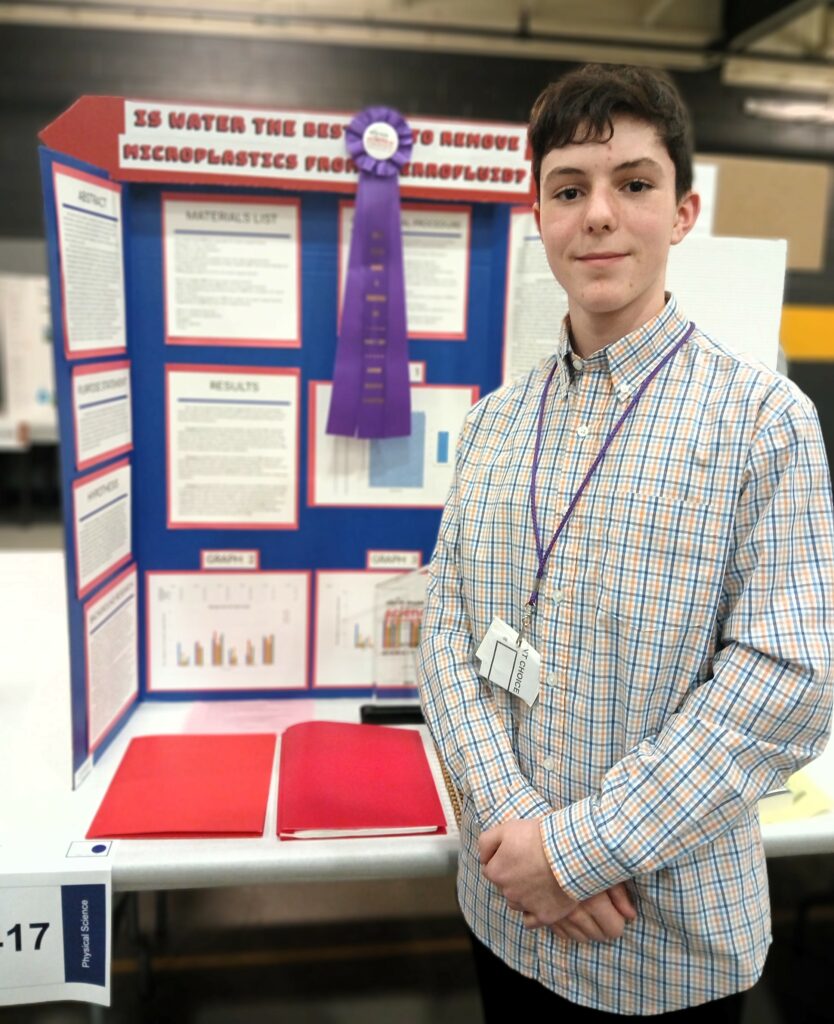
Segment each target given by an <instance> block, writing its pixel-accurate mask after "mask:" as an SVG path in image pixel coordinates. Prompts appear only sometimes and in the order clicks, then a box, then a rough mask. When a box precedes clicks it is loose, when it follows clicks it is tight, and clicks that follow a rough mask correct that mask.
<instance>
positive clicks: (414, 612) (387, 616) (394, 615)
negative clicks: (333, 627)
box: [373, 567, 429, 689]
mask: <svg viewBox="0 0 834 1024" xmlns="http://www.w3.org/2000/svg"><path fill="white" fill-rule="evenodd" d="M428 578H429V576H428V567H423V568H420V569H417V570H415V571H414V572H405V573H401V574H399V575H397V576H395V577H394V578H393V579H390V580H385V581H383V582H382V583H380V584H379V586H378V587H377V588H376V595H375V597H376V604H375V608H374V646H373V657H374V684H375V685H376V686H377V687H378V688H380V689H397V688H400V687H403V688H409V689H411V688H413V687H415V686H417V684H418V679H417V652H418V649H419V647H420V636H421V632H422V625H423V609H424V607H425V604H426V585H427V584H428Z"/></svg>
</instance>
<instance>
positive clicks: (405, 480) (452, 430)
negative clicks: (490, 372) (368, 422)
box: [309, 381, 478, 508]
mask: <svg viewBox="0 0 834 1024" xmlns="http://www.w3.org/2000/svg"><path fill="white" fill-rule="evenodd" d="M331 391H332V385H331V384H330V383H329V382H324V381H314V382H313V383H312V386H311V399H310V405H311V410H312V413H311V425H310V448H311V451H312V453H313V455H312V462H313V467H312V472H311V475H310V485H309V486H310V495H309V498H310V504H311V505H345V506H367V507H375V508H379V507H389V508H397V507H407V508H442V507H443V504H444V502H445V501H446V497H447V495H448V493H449V487H450V486H451V483H452V475H453V472H454V460H455V444H456V442H457V438H458V434H459V433H460V428H461V426H462V425H463V420H464V417H465V416H466V413H467V411H468V410H469V408H470V406H471V405H472V404H473V403H474V402H475V401H477V398H478V389H477V388H475V387H469V386H467V385H430V384H426V385H417V386H413V387H412V388H411V434H410V435H409V436H408V437H384V438H376V439H373V440H366V439H363V438H358V437H334V436H333V435H332V434H327V433H325V426H326V424H327V413H328V410H329V408H330V395H331Z"/></svg>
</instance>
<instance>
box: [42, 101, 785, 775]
mask: <svg viewBox="0 0 834 1024" xmlns="http://www.w3.org/2000/svg"><path fill="white" fill-rule="evenodd" d="M369 110H370V111H371V112H372V113H373V112H375V111H376V112H378V111H380V110H381V111H383V112H384V111H385V108H369ZM389 113H391V114H392V115H396V117H392V118H389V120H390V121H393V122H395V123H397V124H399V126H400V128H399V130H400V136H401V137H402V133H403V131H404V130H405V131H407V132H408V133H409V146H410V148H409V149H408V151H407V152H406V151H405V150H401V151H399V156H400V157H401V159H400V160H399V163H398V165H397V171H398V180H399V199H398V201H399V205H400V210H399V222H398V224H399V227H398V230H399V231H401V238H402V279H403V284H404V297H405V335H406V338H405V341H406V344H407V362H406V363H404V365H403V377H402V381H403V393H404V395H405V396H406V400H408V401H410V411H409V416H410V424H409V426H410V430H409V432H408V433H407V434H405V435H403V436H344V435H340V434H334V433H331V432H329V430H328V426H329V419H332V415H331V406H333V395H334V392H335V390H336V383H337V376H338V375H337V374H336V375H334V365H335V366H336V367H337V369H338V366H339V363H338V359H337V358H336V354H337V342H338V344H339V345H341V343H342V340H343V339H342V338H340V330H341V329H342V328H343V326H344V325H343V324H342V323H341V319H342V308H343V306H344V308H345V309H347V305H346V304H345V301H344V300H345V294H346V289H347V288H348V287H349V282H350V281H353V280H355V278H352V277H351V268H352V267H353V260H354V256H353V249H352V247H351V241H352V238H353V232H354V224H355V222H356V221H358V220H359V219H360V210H361V209H362V208H363V207H362V199H361V191H360V192H359V193H358V194H357V188H359V189H360V190H361V188H362V187H363V185H362V174H363V173H365V172H366V169H367V166H368V165H366V164H363V163H362V162H361V161H360V160H359V159H358V158H355V149H354V150H351V148H350V145H349V144H350V138H351V136H350V130H351V127H352V126H354V125H355V123H356V120H358V118H359V117H360V116H364V115H365V114H367V111H365V112H362V115H355V114H350V113H332V112H331V113H322V112H314V111H288V110H258V109H241V108H225V107H215V106H211V107H205V106H196V105H182V104H166V103H148V102H143V101H133V100H127V99H122V98H115V97H84V98H82V99H80V100H79V101H78V102H77V103H75V104H74V105H73V106H72V107H71V108H69V110H67V111H66V112H65V113H64V114H63V115H62V116H61V117H59V118H58V120H56V121H55V122H53V123H52V124H51V125H49V126H48V127H47V128H46V129H44V131H43V132H42V133H41V141H42V142H43V143H44V148H43V149H42V151H41V168H42V177H43V190H44V199H45V212H46V229H47V241H48V251H49V271H50V291H51V307H52V317H53V334H54V352H55V371H56V372H55V378H56V392H57V399H58V412H59V430H60V437H61V472H62V479H63V491H64V527H65V531H66V540H67V544H66V550H67V561H66V565H67V591H68V604H69V627H70V630H69V633H70V665H71V687H72V701H71V707H72V735H73V781H74V784H75V785H78V784H79V783H80V782H81V781H82V780H83V778H84V777H85V776H86V774H87V773H88V772H89V771H90V769H91V767H92V765H93V764H94V762H95V760H96V759H97V757H98V756H100V754H101V753H102V752H103V750H104V749H105V748H106V747H107V745H108V743H109V742H110V741H111V740H112V738H113V736H114V735H115V734H116V732H117V731H118V730H119V728H120V727H121V726H122V725H123V724H124V722H125V721H126V720H127V718H128V716H129V715H130V713H131V711H132V709H133V708H134V707H135V706H136V704H137V702H138V701H141V700H146V699H152V700H182V699H201V700H204V699H223V698H227V699H228V698H241V697H245V698H264V697H269V698H283V697H310V696H316V697H319V696H324V695H337V696H361V695H365V694H371V693H374V692H376V693H381V694H409V695H413V694H414V692H415V690H414V686H415V683H416V679H415V671H414V665H415V659H414V653H415V650H416V646H417V644H418V642H419V636H420V617H421V607H422V593H423V591H424V586H425V579H424V574H420V575H416V574H415V573H414V570H416V569H419V568H420V567H421V566H424V565H425V563H426V561H427V560H428V558H429V556H430V554H431V551H432V548H433V546H434V542H435V538H436V534H437V527H438V523H439V519H440V513H441V509H442V506H443V503H444V501H445V498H446V495H447V493H448V490H449V486H450V484H451V481H452V473H453V463H454V452H455V443H456V438H457V436H458V432H459V429H460V426H461V423H462V420H463V418H464V416H465V414H466V412H467V410H468V409H469V408H470V406H471V405H472V404H473V403H474V402H475V401H477V399H478V398H479V397H480V396H482V395H484V394H486V393H488V392H489V391H491V390H493V389H494V388H496V387H498V386H499V385H500V384H501V383H502V381H503V380H508V379H511V378H512V377H515V376H517V375H518V374H521V373H525V372H527V371H528V370H529V369H531V368H532V367H533V366H534V365H535V364H536V363H537V362H539V361H540V360H541V359H542V358H546V357H547V356H548V355H549V353H550V352H552V349H553V345H554V342H555V340H556V338H557V336H558V331H559V326H560V321H561V318H562V316H563V314H564V312H565V310H566V298H565V296H564V293H563V292H562V291H561V289H560V288H559V286H558V285H557V284H556V282H555V281H554V280H553V278H552V275H551V274H550V271H549V267H548V266H547V261H546V257H545V254H544V249H543V246H542V244H541V241H540V239H539V237H538V234H537V231H536V227H535V222H534V218H533V216H532V213H531V203H532V200H533V198H534V195H533V190H532V187H531V180H530V173H529V160H528V156H527V153H526V128H525V126H524V125H517V124H512V125H508V124H497V123H485V122H461V121H453V120H440V119H429V118H418V117H411V116H410V115H409V116H408V118H407V121H406V122H404V121H403V119H402V117H401V116H400V115H399V114H397V113H396V112H389ZM385 116H386V117H387V114H386V115H385ZM383 120H385V118H383ZM371 121H373V117H372V118H371ZM380 123H381V122H380ZM404 124H405V125H406V128H405V129H403V127H402V126H403V125H404ZM383 129H384V130H383ZM367 131H368V132H370V135H371V142H374V143H375V144H377V145H378V146H379V147H380V148H381V149H382V150H384V149H385V147H386V146H387V144H388V141H389V140H388V138H387V136H386V132H387V133H388V134H389V135H390V129H389V128H387V127H386V125H385V124H383V125H382V128H381V129H380V128H379V124H378V123H377V122H376V121H373V123H372V124H370V127H369V128H368V129H367ZM374 133H376V136H377V137H376V138H374ZM364 137H366V136H363V138H364ZM393 148H396V139H395V145H394V147H393ZM383 155H384V154H383ZM381 163H382V160H381V159H380V164H381ZM369 166H371V167H372V168H373V167H375V166H376V164H375V162H374V160H371V161H370V165H369ZM696 180H697V179H696ZM714 184H715V182H714V176H713V177H712V178H711V179H710V186H709V187H710V188H714ZM705 233H707V234H708V228H707V232H705ZM739 246H742V248H741V249H739ZM684 249H686V252H685V253H683V252H682V251H683V250H684ZM678 250H681V253H680V254H679V253H678ZM369 251H371V252H372V251H373V250H372V249H371V250H369ZM676 261H677V264H676ZM676 265H678V266H679V269H678V270H677V271H676V269H675V267H676ZM721 267H723V268H724V270H722V271H721V273H720V275H719V273H718V271H717V269H716V268H721ZM371 269H374V268H373V265H372V266H371ZM676 273H677V278H676V283H675V285H674V287H675V290H676V292H677V293H678V296H679V298H680V299H681V300H682V305H683V308H684V309H686V310H687V312H688V313H689V315H690V316H692V317H693V319H696V321H697V322H699V326H702V327H704V328H705V329H712V330H714V331H716V332H717V334H718V335H719V336H720V337H721V338H722V340H724V341H726V342H727V343H728V344H733V343H734V339H733V335H734V332H735V334H736V335H737V336H738V339H739V343H740V347H741V348H742V349H743V348H744V347H745V345H746V343H747V342H748V341H749V339H751V338H752V339H755V342H756V344H757V346H758V347H759V351H757V352H754V353H753V354H754V355H755V356H757V357H758V358H760V359H763V360H764V361H766V362H770V363H771V364H773V363H774V362H775V356H776V348H777V339H778V324H779V313H780V303H781V283H782V279H783V276H784V243H778V242H774V243H770V242H755V243H751V242H747V241H744V240H734V239H714V238H710V237H703V238H699V239H694V238H693V239H692V240H691V241H690V240H687V241H686V243H685V245H684V246H680V247H677V249H676V250H673V255H672V259H671V260H670V278H675V275H676ZM724 278H726V279H727V280H731V281H732V288H731V289H729V288H728V289H725V290H724V291H725V292H726V301H722V300H721V295H722V290H721V289H720V288H716V280H717V279H719V280H720V279H724ZM372 284H373V282H372ZM740 295H755V296H756V301H755V302H750V303H746V302H742V303H739V301H738V299H739V296H740ZM364 299H366V300H368V302H372V301H376V300H378V299H379V296H377V295H375V294H372V293H368V294H366V295H365V296H364ZM690 300H691V301H690ZM706 303H708V304H709V306H708V308H707V305H705V304H706ZM369 308H370V307H369ZM739 308H741V310H742V312H743V314H744V315H743V317H742V318H741V319H740V318H739ZM702 310H704V311H705V317H706V320H705V321H704V318H702V317H701V311H702ZM751 310H753V311H755V313H756V316H757V318H758V319H757V321H756V324H755V325H754V328H751V321H750V318H751V316H752V315H753V312H751ZM372 312H373V311H372ZM373 315H374V316H376V315H377V314H376V313H375V312H374V313H373ZM734 318H735V319H734ZM345 319H348V317H347V316H346V317H345ZM354 319H355V318H354ZM742 321H743V322H742ZM343 333H344V332H343ZM360 340H362V339H360ZM365 344H374V345H378V344H379V341H378V340H373V339H372V340H370V341H367V340H366V341H365ZM365 355H367V353H365ZM334 361H335V362H334ZM369 365H370V364H369V363H367V362H366V364H365V366H366V367H367V366H369ZM374 372H378V371H376V370H375V369H373V368H371V369H366V378H365V382H364V383H363V385H362V387H363V388H365V389H371V388H374V387H379V384H377V383H375V380H376V378H373V377H372V376H370V375H371V374H373V373H374ZM368 394H373V392H371V391H368ZM368 400H369V401H374V400H375V399H373V398H371V399H368ZM377 400H378V399H377ZM359 433H360V434H362V431H361V430H360V431H359Z"/></svg>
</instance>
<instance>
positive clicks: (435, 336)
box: [336, 199, 472, 341]
mask: <svg viewBox="0 0 834 1024" xmlns="http://www.w3.org/2000/svg"><path fill="white" fill-rule="evenodd" d="M354 206H356V202H355V201H354V200H352V199H340V200H339V210H338V214H337V225H338V232H337V239H336V318H337V330H339V329H340V328H341V322H342V297H343V296H342V212H343V210H346V209H350V208H351V207H354ZM400 209H401V210H427V211H429V212H431V213H465V214H466V215H467V217H466V281H465V283H464V286H463V288H464V292H463V294H464V304H465V305H464V310H463V331H462V332H460V333H457V334H442V333H440V332H438V331H423V332H420V333H415V334H412V333H411V331H409V332H408V335H407V337H408V340H409V341H466V340H467V338H468V337H469V333H468V332H469V279H470V272H471V266H472V204H471V203H457V204H454V203H409V202H404V203H400ZM407 306H408V302H407V301H406V307H407ZM407 315H408V311H407V309H406V316H407Z"/></svg>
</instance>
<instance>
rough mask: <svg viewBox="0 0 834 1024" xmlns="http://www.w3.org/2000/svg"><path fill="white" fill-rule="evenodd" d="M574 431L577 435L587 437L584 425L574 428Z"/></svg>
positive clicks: (586, 429)
mask: <svg viewBox="0 0 834 1024" xmlns="http://www.w3.org/2000/svg"><path fill="white" fill-rule="evenodd" d="M576 433H577V435H578V436H579V437H587V436H588V428H587V427H586V426H581V427H577V428H576Z"/></svg>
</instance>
